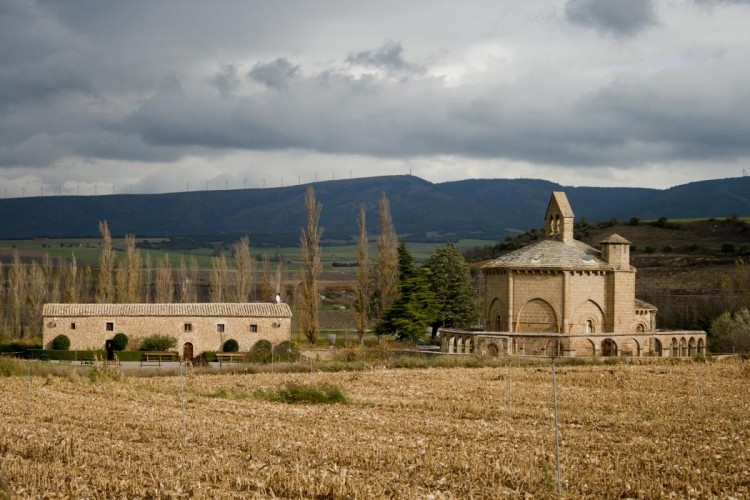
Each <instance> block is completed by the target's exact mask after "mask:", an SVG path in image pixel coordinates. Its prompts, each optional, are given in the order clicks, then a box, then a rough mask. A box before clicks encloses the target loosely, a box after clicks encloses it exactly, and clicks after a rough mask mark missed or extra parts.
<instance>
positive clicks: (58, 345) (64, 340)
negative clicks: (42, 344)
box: [52, 335, 70, 351]
mask: <svg viewBox="0 0 750 500" xmlns="http://www.w3.org/2000/svg"><path fill="white" fill-rule="evenodd" d="M52 349H54V350H56V351H67V350H68V349H70V339H69V338H68V336H67V335H58V336H57V337H55V338H54V340H52Z"/></svg>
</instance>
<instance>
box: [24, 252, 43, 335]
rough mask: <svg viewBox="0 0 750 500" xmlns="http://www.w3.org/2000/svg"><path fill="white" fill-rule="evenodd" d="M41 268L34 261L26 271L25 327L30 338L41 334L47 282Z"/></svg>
mask: <svg viewBox="0 0 750 500" xmlns="http://www.w3.org/2000/svg"><path fill="white" fill-rule="evenodd" d="M44 274H45V272H44V269H43V268H42V266H40V265H39V264H37V262H36V261H33V262H32V263H31V266H29V269H28V303H29V309H28V317H27V321H28V323H27V326H28V327H29V328H30V330H31V332H30V333H31V335H32V336H38V335H41V334H42V306H43V305H44V303H45V301H46V300H47V281H46V279H45V275H44Z"/></svg>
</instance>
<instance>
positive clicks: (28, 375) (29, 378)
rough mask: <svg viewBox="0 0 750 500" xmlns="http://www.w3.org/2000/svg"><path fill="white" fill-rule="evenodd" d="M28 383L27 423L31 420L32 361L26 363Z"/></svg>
mask: <svg viewBox="0 0 750 500" xmlns="http://www.w3.org/2000/svg"><path fill="white" fill-rule="evenodd" d="M26 381H27V382H28V390H27V391H26V422H27V423H28V421H29V419H30V418H31V360H27V361H26Z"/></svg>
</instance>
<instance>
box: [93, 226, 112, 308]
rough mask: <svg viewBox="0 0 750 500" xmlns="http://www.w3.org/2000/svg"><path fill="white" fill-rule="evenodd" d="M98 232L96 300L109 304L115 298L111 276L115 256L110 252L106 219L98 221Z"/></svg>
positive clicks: (110, 241) (109, 236)
mask: <svg viewBox="0 0 750 500" xmlns="http://www.w3.org/2000/svg"><path fill="white" fill-rule="evenodd" d="M99 234H101V236H102V252H101V254H100V255H99V286H98V287H97V291H96V301H97V302H98V303H100V304H111V303H112V302H114V299H115V287H114V281H113V278H112V270H113V269H114V264H115V257H114V254H113V253H112V236H111V235H110V234H109V226H108V225H107V221H106V220H104V221H100V222H99Z"/></svg>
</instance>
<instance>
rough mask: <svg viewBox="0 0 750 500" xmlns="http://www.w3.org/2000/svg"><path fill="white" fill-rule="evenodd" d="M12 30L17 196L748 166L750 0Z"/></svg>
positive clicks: (121, 8)
mask: <svg viewBox="0 0 750 500" xmlns="http://www.w3.org/2000/svg"><path fill="white" fill-rule="evenodd" d="M0 47H2V50H0V189H3V190H4V193H5V195H6V196H7V197H15V196H21V195H23V194H24V193H25V195H26V196H31V195H34V196H38V195H39V194H41V193H42V192H44V194H45V195H49V194H52V193H55V194H57V193H58V192H59V193H62V194H76V193H80V194H81V195H84V194H94V192H96V193H97V194H110V193H111V192H112V190H113V189H114V190H115V192H117V193H127V192H130V191H132V192H134V193H135V192H138V193H151V192H166V191H184V190H185V189H190V190H197V189H206V188H208V189H224V188H230V189H231V188H242V187H244V186H246V187H261V186H263V185H264V184H265V186H266V187H274V186H279V185H281V184H282V183H283V184H284V185H290V184H297V183H299V182H301V183H306V182H311V181H314V180H315V179H316V178H317V179H318V180H328V179H331V178H336V179H341V178H348V177H349V176H353V177H365V176H374V175H390V174H406V173H409V172H410V171H411V172H412V173H413V174H414V175H417V176H419V177H422V178H424V179H427V180H429V181H432V182H443V181H448V180H458V179H465V178H517V177H529V178H540V179H547V180H551V181H555V182H559V183H561V184H566V185H596V186H643V187H659V188H665V187H670V186H674V185H677V184H683V183H686V182H690V181H694V180H701V179H710V178H720V177H737V176H741V175H743V170H747V171H748V173H750V0H568V1H565V0H523V1H518V0H491V1H486V2H479V1H477V2H456V1H455V0H451V1H442V0H428V1H421V0H414V1H409V2H404V1H384V0H378V1H372V0H369V1H351V0H342V1H340V2H334V1H319V2H300V1H295V2H290V1H283V0H274V1H268V0H263V1H250V0H237V1H213V2H205V1H200V2H199V1H189V0H174V1H157V0H143V1H111V2H106V1H101V0H78V1H74V0H70V1H65V2H60V1H48V2H46V1H31V0H2V1H0ZM2 194H3V193H0V195H2Z"/></svg>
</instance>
